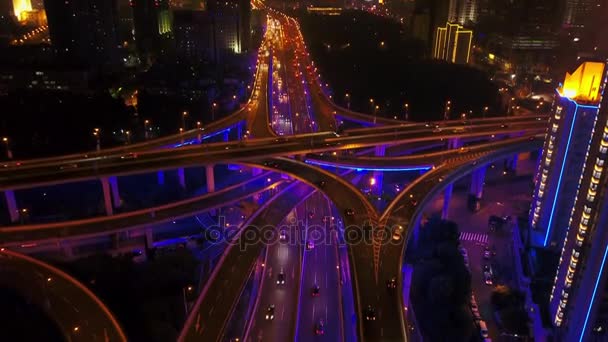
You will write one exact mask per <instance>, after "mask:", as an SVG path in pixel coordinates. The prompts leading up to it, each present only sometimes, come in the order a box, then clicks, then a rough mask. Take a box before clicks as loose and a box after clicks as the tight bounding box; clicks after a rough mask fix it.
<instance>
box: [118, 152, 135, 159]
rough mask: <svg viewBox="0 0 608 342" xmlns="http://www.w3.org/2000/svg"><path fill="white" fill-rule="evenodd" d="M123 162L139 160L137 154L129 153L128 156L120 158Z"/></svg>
mask: <svg viewBox="0 0 608 342" xmlns="http://www.w3.org/2000/svg"><path fill="white" fill-rule="evenodd" d="M120 159H121V160H130V159H137V153H133V152H131V153H127V154H123V155H122V156H120Z"/></svg>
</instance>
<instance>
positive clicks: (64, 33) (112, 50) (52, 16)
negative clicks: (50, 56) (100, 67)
mask: <svg viewBox="0 0 608 342" xmlns="http://www.w3.org/2000/svg"><path fill="white" fill-rule="evenodd" d="M44 8H45V10H46V15H47V20H48V25H49V31H50V36H51V44H52V46H53V48H54V49H55V51H56V53H57V54H58V56H60V57H61V58H63V59H64V60H66V61H69V62H72V63H76V64H83V65H85V64H89V65H97V64H114V63H116V62H117V61H118V44H119V43H118V38H117V32H116V28H117V24H118V15H117V6H116V0H78V1H65V0H45V1H44Z"/></svg>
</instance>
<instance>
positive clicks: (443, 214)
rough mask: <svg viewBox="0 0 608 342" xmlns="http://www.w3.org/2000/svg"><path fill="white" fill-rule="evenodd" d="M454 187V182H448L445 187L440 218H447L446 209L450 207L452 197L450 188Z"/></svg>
mask: <svg viewBox="0 0 608 342" xmlns="http://www.w3.org/2000/svg"><path fill="white" fill-rule="evenodd" d="M453 189H454V184H450V185H448V186H447V187H446V188H445V192H444V195H443V209H442V210H441V219H442V220H447V219H448V209H449V208H450V199H452V190H453Z"/></svg>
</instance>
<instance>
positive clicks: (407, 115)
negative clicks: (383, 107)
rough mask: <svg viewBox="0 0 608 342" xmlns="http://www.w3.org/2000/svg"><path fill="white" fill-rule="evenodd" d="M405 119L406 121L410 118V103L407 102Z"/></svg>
mask: <svg viewBox="0 0 608 342" xmlns="http://www.w3.org/2000/svg"><path fill="white" fill-rule="evenodd" d="M404 108H405V121H408V120H409V119H410V105H409V103H406V104H405V106H404Z"/></svg>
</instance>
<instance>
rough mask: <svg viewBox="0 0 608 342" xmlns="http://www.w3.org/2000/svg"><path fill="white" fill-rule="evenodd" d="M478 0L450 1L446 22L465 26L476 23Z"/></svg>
mask: <svg viewBox="0 0 608 342" xmlns="http://www.w3.org/2000/svg"><path fill="white" fill-rule="evenodd" d="M478 10H479V4H478V0H450V7H449V10H448V21H450V22H453V23H459V24H460V25H465V24H468V23H475V22H477V12H478Z"/></svg>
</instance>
